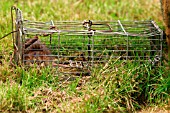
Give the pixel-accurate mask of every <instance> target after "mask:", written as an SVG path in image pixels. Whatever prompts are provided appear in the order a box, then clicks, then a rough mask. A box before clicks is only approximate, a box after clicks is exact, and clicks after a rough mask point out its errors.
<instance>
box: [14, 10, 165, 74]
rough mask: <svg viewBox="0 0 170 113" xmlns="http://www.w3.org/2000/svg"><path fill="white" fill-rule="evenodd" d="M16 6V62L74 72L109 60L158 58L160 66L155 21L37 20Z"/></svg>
mask: <svg viewBox="0 0 170 113" xmlns="http://www.w3.org/2000/svg"><path fill="white" fill-rule="evenodd" d="M13 9H15V12H16V18H15V20H14V21H15V23H14V24H13V28H14V26H15V30H16V31H17V32H16V33H15V34H14V35H13V39H14V47H15V57H14V59H15V61H16V62H17V63H19V62H21V63H22V64H23V65H25V66H30V65H32V64H34V63H36V64H38V65H40V66H52V67H56V68H57V69H58V72H63V73H75V74H80V73H90V71H91V69H92V68H93V67H97V66H99V65H104V64H105V63H107V62H108V61H109V60H110V59H112V60H116V59H120V60H130V61H135V62H149V61H153V60H155V61H156V62H158V65H161V63H160V59H161V58H162V40H163V33H162V31H161V29H160V28H159V27H158V26H157V25H156V23H155V22H154V21H120V20H118V21H91V20H89V21H83V22H81V21H52V20H51V21H49V22H35V21H29V20H25V19H23V17H22V12H21V10H20V9H18V8H15V7H13ZM13 9H12V10H13ZM152 63H153V62H152ZM154 63H155V62H154Z"/></svg>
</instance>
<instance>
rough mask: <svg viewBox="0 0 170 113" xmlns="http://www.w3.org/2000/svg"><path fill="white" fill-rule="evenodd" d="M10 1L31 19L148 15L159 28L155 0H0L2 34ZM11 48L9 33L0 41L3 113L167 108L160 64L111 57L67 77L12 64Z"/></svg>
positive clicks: (168, 89) (167, 87)
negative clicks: (83, 73)
mask: <svg viewBox="0 0 170 113" xmlns="http://www.w3.org/2000/svg"><path fill="white" fill-rule="evenodd" d="M12 5H15V6H17V7H19V8H20V9H21V10H22V12H23V16H24V18H26V19H29V20H33V21H50V20H57V21H58V20H82V21H83V20H88V19H90V20H117V19H120V20H149V19H152V20H155V21H156V23H158V25H159V26H161V28H163V23H162V17H161V16H160V15H161V12H160V3H159V0H153V1H152V2H151V1H150V0H140V1H138V0H121V1H118V0H107V1H104V0H98V1H97V2H96V1H94V0H91V1H90V0H86V1H83V0H78V1H77V0H64V1H62V0H58V1H57V0H49V1H41V0H36V1H33V0H27V1H25V0H20V1H19V0H1V1H0V17H1V18H0V37H2V36H3V35H4V34H6V33H8V32H10V31H11V17H10V7H11V6H12ZM12 52H13V46H12V38H11V36H8V37H6V38H5V39H2V40H0V54H1V56H2V58H0V61H1V62H2V64H0V111H1V112H7V111H16V112H17V111H21V112H25V111H26V112H77V113H79V112H90V113H91V112H92V113H93V112H94V113H96V112H99V113H100V112H139V110H141V112H150V111H155V112H156V111H159V110H163V111H164V112H166V111H167V110H168V109H169V107H170V106H169V103H168V102H170V101H169V93H170V75H169V72H168V70H167V67H166V66H164V65H163V66H161V67H156V68H152V67H151V66H150V65H149V64H148V63H144V64H138V63H131V62H130V61H129V62H125V61H120V60H119V59H117V60H116V61H112V60H110V61H109V62H108V64H106V65H105V66H104V67H103V66H101V67H100V68H97V69H93V72H92V75H91V76H80V77H76V78H73V77H70V78H69V80H70V81H69V80H68V77H65V76H63V75H58V74H57V73H56V70H55V69H51V68H43V69H40V68H38V67H36V66H35V67H33V68H30V69H27V70H26V69H24V68H23V67H20V66H17V67H13V66H10V57H11V55H12ZM164 54H165V55H166V53H164ZM146 106H147V107H146ZM156 108H157V109H156Z"/></svg>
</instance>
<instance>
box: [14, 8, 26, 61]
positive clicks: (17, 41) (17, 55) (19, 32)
mask: <svg viewBox="0 0 170 113" xmlns="http://www.w3.org/2000/svg"><path fill="white" fill-rule="evenodd" d="M13 10H14V11H15V15H13ZM11 17H12V31H16V33H13V35H12V37H13V46H14V61H15V62H16V63H17V64H19V63H21V61H22V56H23V54H22V51H23V50H22V49H23V47H22V46H23V38H24V30H23V19H22V12H21V10H20V9H18V8H16V7H14V6H13V7H11Z"/></svg>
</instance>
